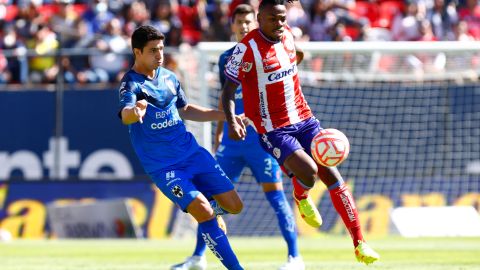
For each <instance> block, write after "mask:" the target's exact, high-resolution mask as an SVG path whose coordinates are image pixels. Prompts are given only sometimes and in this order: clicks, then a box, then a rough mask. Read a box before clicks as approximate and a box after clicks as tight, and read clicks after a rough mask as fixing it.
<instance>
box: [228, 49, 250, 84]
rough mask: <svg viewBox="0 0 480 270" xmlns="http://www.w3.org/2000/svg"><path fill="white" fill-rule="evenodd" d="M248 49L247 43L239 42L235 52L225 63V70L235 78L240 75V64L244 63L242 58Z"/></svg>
mask: <svg viewBox="0 0 480 270" xmlns="http://www.w3.org/2000/svg"><path fill="white" fill-rule="evenodd" d="M246 49H247V46H245V44H242V43H239V44H237V46H236V47H235V49H234V51H233V54H232V55H231V56H230V58H228V62H227V64H226V65H225V71H226V72H227V73H228V74H230V75H232V76H234V77H235V78H237V77H238V75H239V70H240V66H241V65H242V59H243V55H244V54H245V50H246Z"/></svg>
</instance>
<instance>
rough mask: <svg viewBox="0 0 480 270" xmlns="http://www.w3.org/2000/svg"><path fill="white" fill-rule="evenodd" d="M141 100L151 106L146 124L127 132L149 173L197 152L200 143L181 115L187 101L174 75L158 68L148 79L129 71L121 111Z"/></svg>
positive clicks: (125, 79)
mask: <svg viewBox="0 0 480 270" xmlns="http://www.w3.org/2000/svg"><path fill="white" fill-rule="evenodd" d="M142 99H144V100H146V101H147V102H148V106H147V112H146V114H145V116H144V118H143V124H141V123H139V122H136V123H133V124H131V125H129V126H128V129H129V133H130V139H131V141H132V144H133V147H134V149H135V152H136V153H137V155H138V158H139V159H140V161H141V163H142V165H143V167H144V169H145V171H146V172H147V173H153V172H156V171H159V170H162V169H165V168H168V167H170V166H172V165H175V164H177V163H179V162H181V161H183V160H184V159H186V158H187V157H189V156H190V155H192V154H193V153H195V152H196V151H197V150H198V148H199V145H198V143H197V141H196V140H195V138H194V136H193V134H192V133H190V132H188V131H187V130H186V127H185V124H184V123H183V121H182V119H181V118H180V115H179V113H178V108H183V107H185V106H186V105H187V100H186V97H185V92H184V91H183V89H182V88H181V86H180V82H179V81H178V79H177V77H176V76H175V74H174V73H173V72H171V71H169V70H167V69H165V68H162V67H159V68H158V69H157V70H156V72H155V77H154V78H153V79H149V78H148V77H147V76H145V75H143V74H139V73H137V72H135V71H134V70H130V71H128V72H127V73H126V74H125V76H124V77H123V79H122V82H121V85H120V111H121V110H122V109H123V108H124V107H126V106H134V105H135V102H136V101H137V100H142Z"/></svg>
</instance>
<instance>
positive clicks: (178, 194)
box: [172, 185, 183, 198]
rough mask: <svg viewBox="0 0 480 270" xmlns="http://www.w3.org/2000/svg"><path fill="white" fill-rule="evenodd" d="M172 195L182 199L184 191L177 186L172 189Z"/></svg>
mask: <svg viewBox="0 0 480 270" xmlns="http://www.w3.org/2000/svg"><path fill="white" fill-rule="evenodd" d="M172 194H173V195H174V196H175V197H177V198H182V197H183V189H182V188H181V187H180V186H179V185H175V186H174V187H173V188H172Z"/></svg>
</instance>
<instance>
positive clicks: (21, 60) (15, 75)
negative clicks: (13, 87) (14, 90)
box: [0, 24, 28, 83]
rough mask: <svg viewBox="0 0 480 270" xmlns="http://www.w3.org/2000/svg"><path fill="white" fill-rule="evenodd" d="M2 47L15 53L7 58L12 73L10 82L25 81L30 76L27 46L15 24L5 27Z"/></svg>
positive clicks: (8, 68)
mask: <svg viewBox="0 0 480 270" xmlns="http://www.w3.org/2000/svg"><path fill="white" fill-rule="evenodd" d="M0 48H1V49H2V50H8V51H10V52H12V53H13V55H12V56H11V57H9V58H7V60H8V63H7V70H8V73H10V78H9V82H10V83H25V82H26V81H27V77H28V63H27V57H26V56H25V53H26V47H25V44H24V42H23V41H22V40H20V39H19V36H18V31H16V29H15V27H14V26H13V25H11V24H9V25H5V26H4V27H3V31H2V40H1V41H0Z"/></svg>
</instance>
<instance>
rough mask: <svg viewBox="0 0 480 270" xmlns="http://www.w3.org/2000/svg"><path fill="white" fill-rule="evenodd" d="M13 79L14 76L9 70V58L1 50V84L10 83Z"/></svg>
mask: <svg viewBox="0 0 480 270" xmlns="http://www.w3.org/2000/svg"><path fill="white" fill-rule="evenodd" d="M11 78H12V74H11V73H10V71H9V70H8V64H7V58H6V57H5V55H3V52H2V50H0V84H5V83H9V82H10V80H11Z"/></svg>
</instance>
